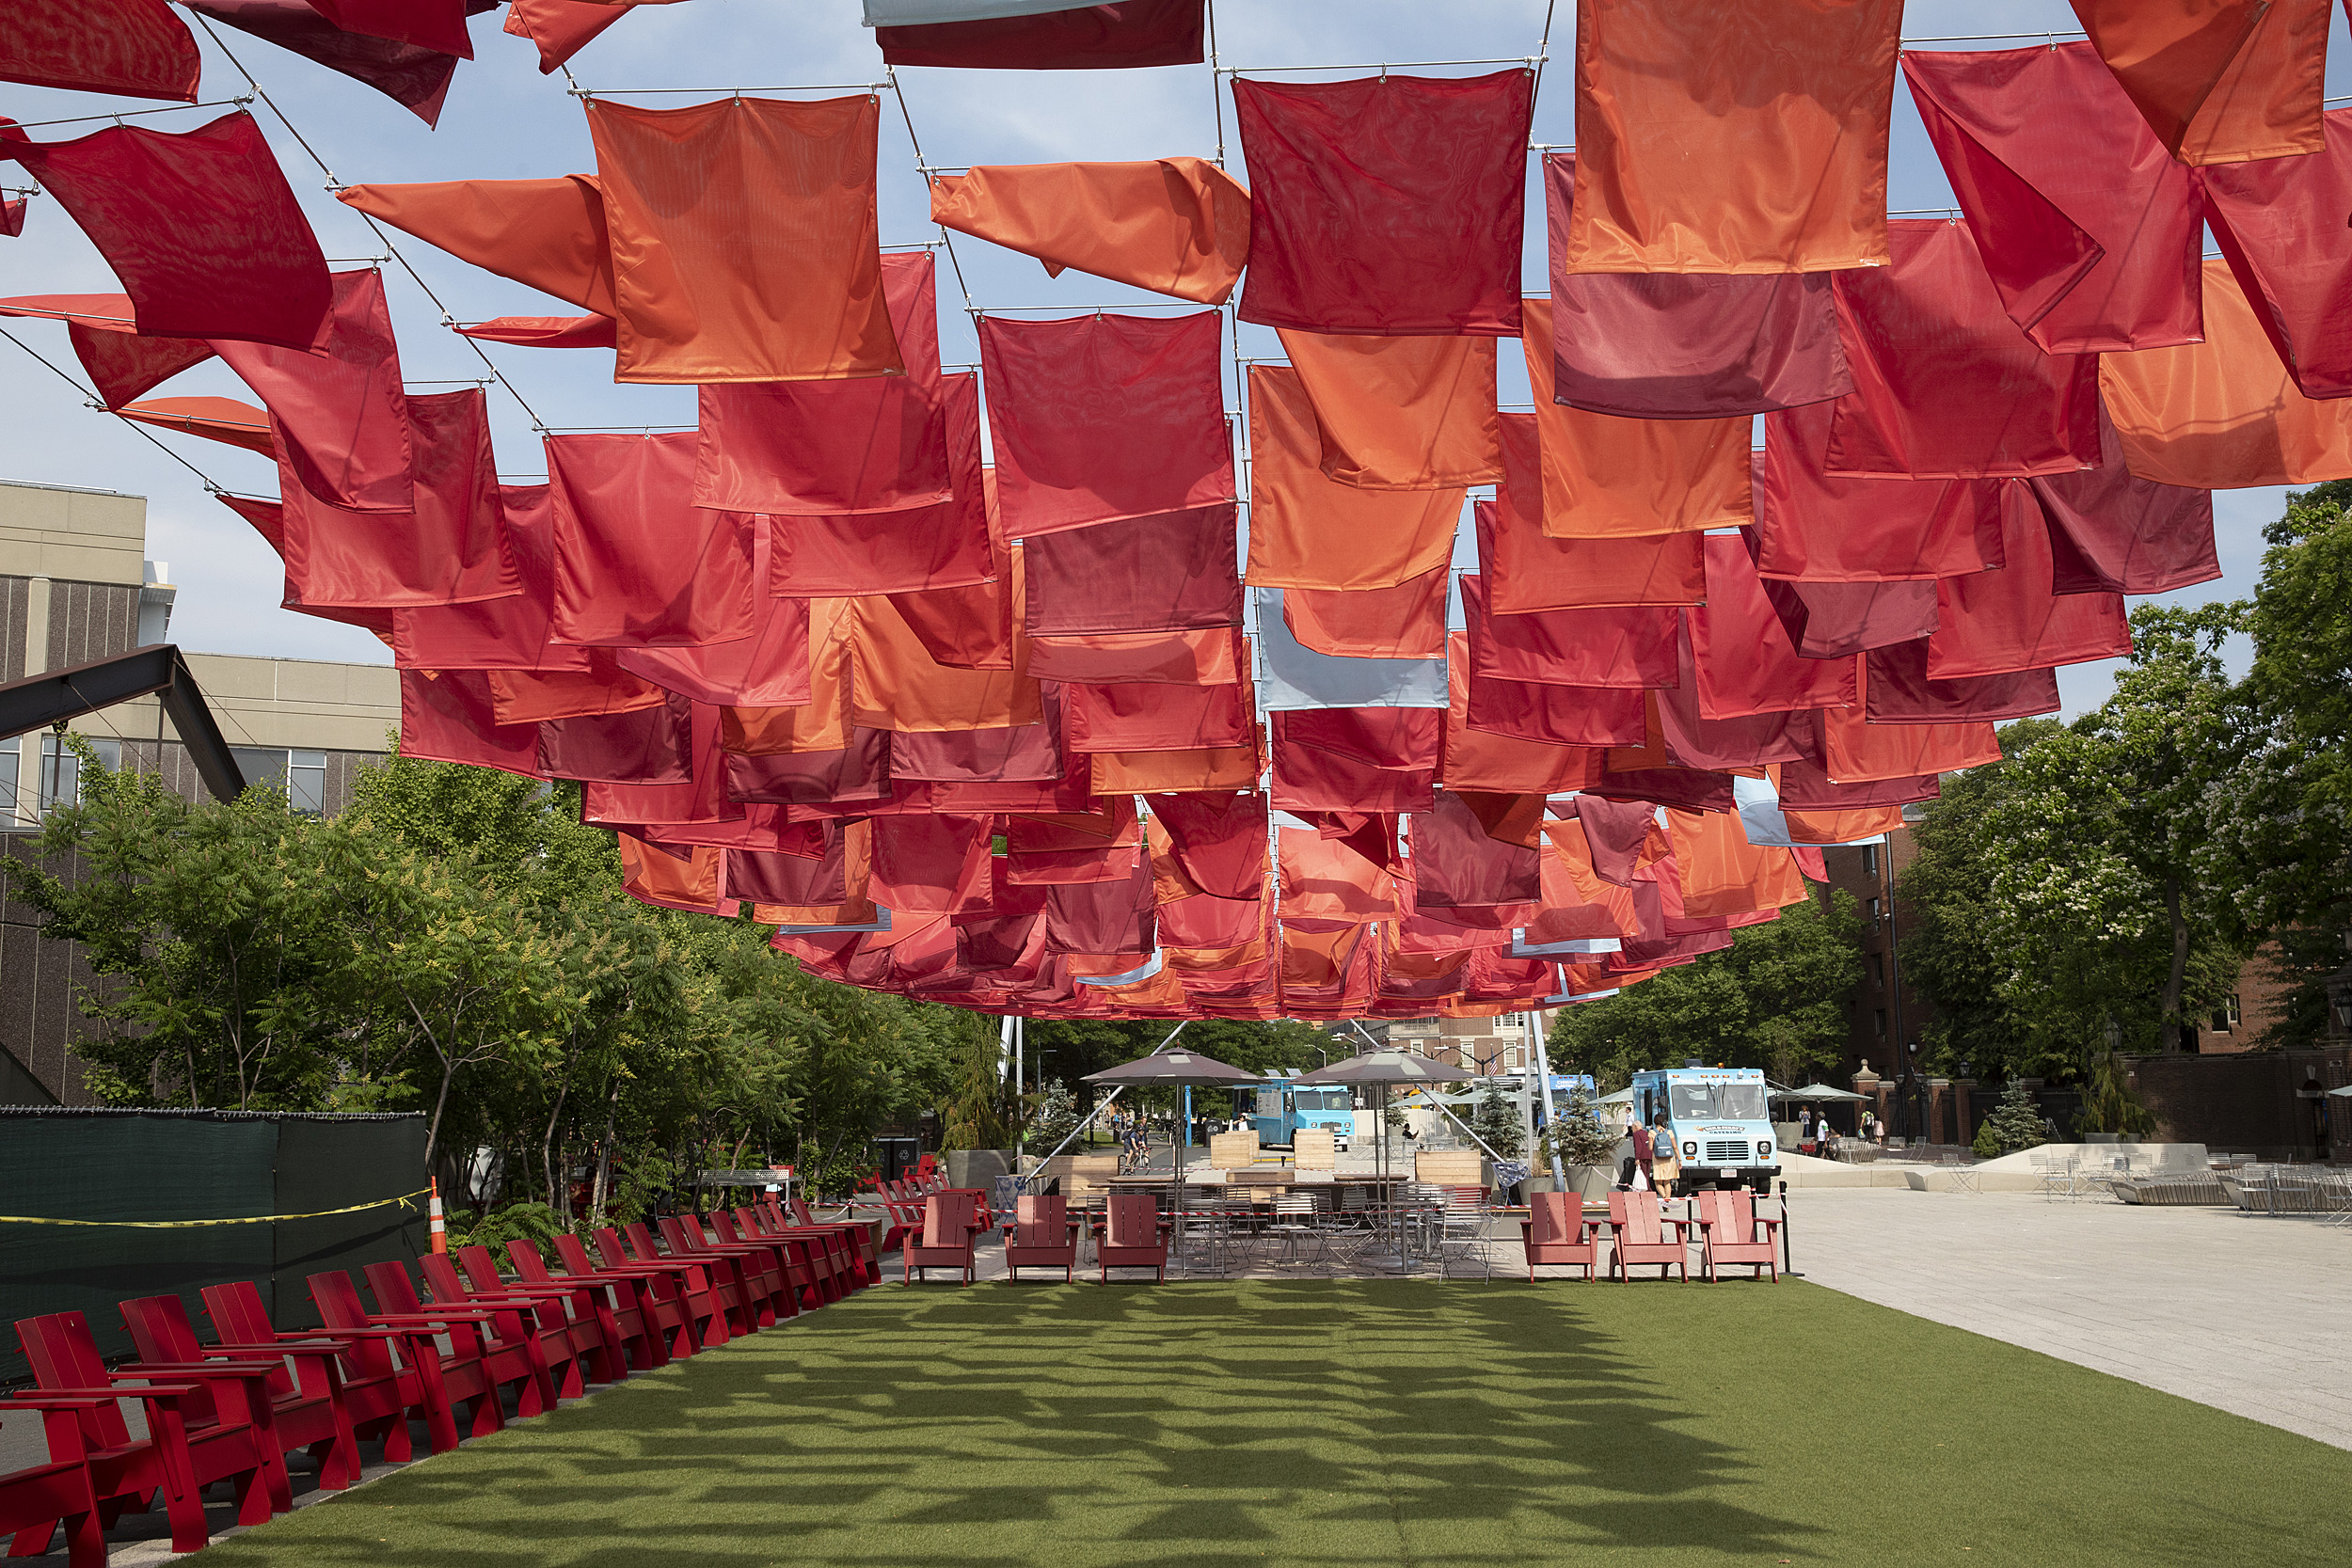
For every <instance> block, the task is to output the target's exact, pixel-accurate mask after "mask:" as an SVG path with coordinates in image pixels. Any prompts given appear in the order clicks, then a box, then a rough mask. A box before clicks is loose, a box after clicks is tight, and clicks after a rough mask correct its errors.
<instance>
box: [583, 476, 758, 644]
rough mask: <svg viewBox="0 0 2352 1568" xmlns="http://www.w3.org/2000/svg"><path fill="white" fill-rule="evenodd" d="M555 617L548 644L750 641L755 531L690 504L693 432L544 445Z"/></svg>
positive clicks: (740, 519)
mask: <svg viewBox="0 0 2352 1568" xmlns="http://www.w3.org/2000/svg"><path fill="white" fill-rule="evenodd" d="M546 446H547V459H548V483H549V484H550V485H551V486H552V487H553V491H554V501H555V615H554V620H553V623H552V626H551V629H550V631H549V635H550V636H551V637H553V638H554V639H555V640H556V641H562V642H580V643H590V644H601V645H603V646H607V647H618V648H636V647H655V646H660V645H663V644H677V643H700V642H736V641H741V640H742V639H744V638H747V637H751V636H754V635H755V632H756V630H757V627H758V616H757V614H756V613H755V610H754V602H755V595H764V594H765V590H766V587H767V585H766V584H765V583H760V582H756V581H755V579H754V578H753V575H752V547H753V543H754V540H753V534H754V531H755V530H756V529H757V527H758V526H759V525H758V520H757V519H756V518H755V517H750V516H746V515H742V514H739V513H734V512H713V511H710V510H708V509H707V508H704V507H698V506H696V505H694V504H693V482H694V433H693V432H692V431H691V430H689V431H681V432H677V433H675V434H669V435H660V436H548V437H547V440H546Z"/></svg>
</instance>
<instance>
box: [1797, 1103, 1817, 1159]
mask: <svg viewBox="0 0 2352 1568" xmlns="http://www.w3.org/2000/svg"><path fill="white" fill-rule="evenodd" d="M1797 1147H1798V1148H1801V1149H1803V1150H1804V1152H1805V1153H1807V1154H1810V1153H1812V1152H1813V1107H1812V1106H1810V1105H1807V1106H1805V1107H1804V1109H1803V1110H1801V1111H1799V1112H1798V1113H1797Z"/></svg>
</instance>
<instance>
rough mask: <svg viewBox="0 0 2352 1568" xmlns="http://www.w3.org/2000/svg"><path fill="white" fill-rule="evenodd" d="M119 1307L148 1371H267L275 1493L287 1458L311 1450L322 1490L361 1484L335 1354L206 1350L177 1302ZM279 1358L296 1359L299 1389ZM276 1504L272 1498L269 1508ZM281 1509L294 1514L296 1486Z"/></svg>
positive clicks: (142, 1301)
mask: <svg viewBox="0 0 2352 1568" xmlns="http://www.w3.org/2000/svg"><path fill="white" fill-rule="evenodd" d="M119 1305H120V1308H121V1311H122V1325H123V1326H124V1327H125V1328H127V1329H129V1330H130V1331H131V1342H132V1343H133V1344H135V1345H136V1346H137V1347H138V1350H139V1359H140V1360H141V1361H143V1362H145V1363H147V1364H148V1365H151V1366H155V1365H175V1364H177V1365H185V1364H187V1363H190V1362H197V1361H217V1362H220V1363H223V1364H224V1365H227V1364H234V1365H237V1366H240V1367H261V1368H263V1369H265V1372H264V1376H265V1378H266V1380H267V1381H266V1384H265V1388H266V1391H267V1393H268V1396H269V1402H270V1427H271V1429H272V1430H273V1431H274V1432H276V1433H277V1434H278V1449H279V1453H278V1459H277V1462H276V1464H275V1465H273V1466H272V1474H271V1476H270V1478H269V1479H270V1482H271V1484H272V1485H273V1486H276V1485H277V1484H278V1483H279V1481H281V1479H284V1478H285V1471H286V1462H285V1455H286V1454H290V1453H292V1452H294V1449H308V1450H309V1451H310V1457H311V1459H313V1460H314V1461H316V1462H317V1464H318V1468H319V1485H320V1487H321V1488H322V1489H323V1490H326V1491H328V1492H340V1491H342V1489H343V1488H345V1487H347V1486H349V1485H351V1484H352V1482H354V1481H358V1479H359V1438H358V1433H355V1432H354V1431H353V1430H352V1426H351V1414H350V1412H349V1411H347V1410H345V1409H344V1408H343V1380H342V1373H341V1372H340V1370H338V1368H337V1366H336V1362H335V1350H334V1347H332V1346H329V1345H284V1344H278V1343H276V1342H274V1340H275V1337H274V1336H273V1342H270V1343H265V1344H252V1345H243V1344H219V1345H207V1344H205V1343H204V1342H203V1341H202V1340H201V1339H199V1338H197V1337H196V1325H195V1324H194V1323H190V1322H189V1321H188V1308H187V1306H186V1304H185V1303H183V1302H182V1301H181V1299H180V1298H179V1297H178V1296H176V1295H175V1296H141V1297H139V1298H138V1299H137V1300H135V1301H126V1302H122V1303H120V1304H119ZM346 1343H348V1341H346ZM281 1356H292V1357H293V1358H294V1366H295V1367H296V1368H297V1369H298V1370H300V1372H301V1374H302V1384H301V1386H299V1387H297V1386H295V1384H294V1379H293V1378H291V1377H289V1376H287V1375H286V1364H285V1362H284V1361H283V1360H281V1359H279V1358H280V1357H281ZM271 1501H272V1502H273V1503H274V1504H275V1503H278V1495H277V1494H276V1493H273V1494H272V1497H271ZM279 1506H282V1507H285V1508H292V1507H293V1506H294V1493H293V1491H292V1489H291V1486H289V1489H288V1490H287V1491H286V1493H285V1494H284V1502H283V1503H282V1504H281V1505H279Z"/></svg>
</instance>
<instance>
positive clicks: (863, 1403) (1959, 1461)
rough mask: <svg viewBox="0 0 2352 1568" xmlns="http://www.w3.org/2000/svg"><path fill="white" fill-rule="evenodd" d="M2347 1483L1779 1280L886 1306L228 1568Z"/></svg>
mask: <svg viewBox="0 0 2352 1568" xmlns="http://www.w3.org/2000/svg"><path fill="white" fill-rule="evenodd" d="M2318 1370H2319V1369H2314V1371H2315V1372H2317V1371H2318ZM2337 1370H2339V1371H2340V1370H2341V1369H2337ZM2347 1482H2352V1454H2346V1453H2344V1452H2342V1451H2340V1450H2337V1449H2330V1448H2328V1447H2327V1446H2325V1445H2323V1444H2319V1443H2314V1442H2312V1441H2310V1440H2308V1439H2306V1438H2302V1437H2297V1436H2295V1435H2293V1434H2291V1433H2284V1432H2280V1431H2278V1430H2275V1429H2273V1428H2270V1427H2265V1426H2262V1425H2260V1424H2258V1423H2256V1422H2253V1421H2249V1420H2245V1419H2243V1418H2238V1417H2235V1416H2231V1415H2226V1414H2224V1413H2222V1412H2220V1411H2217V1410H2214V1409H2211V1408H2209V1407H2206V1406H2203V1405H2200V1404H2195V1403H2192V1402H2188V1401H2185V1400H2181V1399H2176V1398H2174V1397H2173V1396H2171V1395H2169V1394H2161V1393H2157V1392H2155V1391H2153V1389H2149V1388H2145V1387H2142V1386H2138V1385H2137V1384H2132V1383H2127V1382H2123V1381H2121V1380H2119V1379H2116V1378H2111V1377H2107V1376H2105V1375H2103V1374H2101V1373H2098V1372H2093V1371H2090V1370H2085V1369H2083V1368H2080V1367H2076V1366H2073V1365H2071V1364H2069V1363H2066V1362H2062V1361H2057V1360H2052V1359H2051V1358H2049V1357H2047V1356H2043V1355H2039V1354H2034V1353H2031V1352H2028V1351H2023V1350H2019V1349H2016V1348H2014V1347H2012V1346H2009V1345H2004V1344H2001V1343H1998V1342H1996V1341H1994V1340H1990V1339H1985V1338H1979V1337H1977V1336H1975V1335H1971V1334H1966V1333H1963V1332H1962V1331H1960V1330H1957V1329H1951V1328H1946V1327H1944V1326H1942V1325H1940V1324H1937V1323H1928V1322H1926V1321H1924V1320H1922V1319H1918V1318H1914V1317H1909V1316H1907V1315H1905V1314H1903V1313H1899V1312H1895V1311H1890V1310H1888V1309H1886V1308H1884V1307H1875V1306H1872V1305H1870V1304H1868V1303H1867V1302H1863V1301H1858V1300H1855V1299H1854V1298H1852V1297H1850V1296H1844V1295H1839V1294H1837V1293H1836V1292H1834V1291H1828V1290H1824V1289H1820V1288H1818V1287H1815V1286H1811V1285H1807V1284H1804V1283H1801V1282H1795V1281H1791V1282H1786V1283H1783V1284H1781V1285H1779V1286H1777V1287H1775V1286H1773V1285H1772V1284H1770V1283H1765V1284H1760V1285H1752V1284H1748V1283H1745V1282H1739V1283H1731V1282H1726V1283H1725V1284H1723V1285H1719V1286H1699V1285H1691V1286H1683V1285H1679V1284H1671V1285H1647V1284H1637V1285H1634V1286H1631V1287H1627V1286H1612V1285H1606V1284H1599V1285H1587V1284H1583V1283H1581V1282H1575V1281H1566V1282H1559V1283H1552V1282H1546V1283H1543V1284H1539V1285H1532V1286H1531V1285H1529V1284H1527V1283H1525V1282H1524V1281H1513V1282H1504V1281H1502V1280H1497V1281H1494V1282H1492V1283H1478V1284H1470V1283H1450V1284H1440V1283H1435V1282H1421V1281H1392V1280H1379V1281H1338V1282H1333V1281H1324V1280H1302V1281H1276V1282H1257V1281H1252V1282H1240V1283H1232V1284H1223V1283H1216V1284H1212V1283H1192V1284H1182V1285H1171V1286H1166V1287H1154V1286H1152V1285H1151V1284H1149V1283H1142V1284H1134V1285H1123V1284H1114V1285H1113V1286H1111V1287H1110V1288H1108V1289H1103V1288H1098V1287H1096V1286H1093V1285H1080V1286H1063V1285H1059V1284H1051V1285H1049V1284H1043V1283H1040V1284H1034V1285H1032V1284H1023V1285H1020V1286H1006V1285H1001V1284H999V1285H986V1286H979V1287H976V1288H973V1289H970V1290H960V1289H956V1288H954V1287H951V1286H945V1285H941V1286H930V1287H917V1288H914V1289H911V1290H910V1289H903V1288H901V1287H899V1286H898V1285H896V1284H891V1285H887V1286H883V1287H881V1288H878V1289H875V1290H870V1291H864V1292H862V1293H861V1294H860V1295H859V1296H857V1297H855V1298H853V1299H851V1300H850V1301H848V1302H845V1303H842V1304H840V1305H838V1306H834V1307H827V1308H825V1309H824V1310H823V1311H820V1312H818V1313H815V1314H813V1315H810V1316H807V1317H804V1318H803V1319H802V1320H800V1321H799V1322H796V1323H789V1324H787V1325H784V1326H782V1327H779V1328H776V1329H771V1330H770V1331H768V1332H766V1333H763V1334H760V1335H757V1336H755V1338H750V1339H747V1340H739V1341H737V1342H735V1343H733V1344H731V1345H728V1346H726V1347H724V1348H723V1349H721V1350H719V1351H716V1352H713V1353H711V1354H705V1355H700V1356H696V1357H694V1358H693V1359H692V1360H691V1361H688V1362H683V1363H679V1364H677V1365H674V1366H672V1367H670V1368H668V1369H667V1370H663V1371H661V1372H659V1373H655V1374H652V1375H650V1376H641V1377H637V1378H633V1379H631V1380H630V1381H629V1382H628V1384H626V1385H624V1386H621V1387H619V1388H615V1389H612V1390H609V1391H607V1392H604V1393H601V1394H598V1395H596V1397H595V1398H593V1399H591V1400H589V1401H587V1402H584V1403H582V1404H579V1405H576V1406H573V1407H571V1408H568V1409H565V1410H563V1411H561V1412H559V1413H557V1414H555V1415H554V1416H551V1417H547V1418H541V1419H538V1420H533V1421H527V1422H521V1423H518V1424H517V1425H516V1426H515V1427H513V1428H511V1429H510V1430H508V1431H507V1432H506V1433H502V1434H501V1435H499V1436H496V1437H492V1438H489V1439H486V1440H485V1441H483V1442H480V1443H477V1444H473V1445H470V1446H469V1447H468V1448H466V1449H463V1450H461V1451H459V1452H456V1453H452V1454H446V1455H443V1456H441V1457H439V1458H437V1459H432V1460H429V1461H427V1462H425V1463H423V1464H421V1465H415V1466H413V1467H411V1468H409V1469H407V1470H405V1471H403V1472H401V1473H399V1474H396V1475H393V1476H390V1477H389V1478H387V1479H385V1480H383V1481H378V1482H376V1483H374V1484H373V1485H370V1486H367V1487H365V1488H362V1489H360V1490H358V1491H357V1492H354V1493H352V1494H351V1495H349V1496H348V1497H339V1498H335V1499H332V1500H329V1501H326V1502H324V1503H322V1504H320V1505H318V1506H316V1507H313V1508H310V1509H306V1510H304V1511H303V1512H301V1513H296V1514H293V1515H289V1516H287V1517H284V1518H281V1519H278V1520H277V1521H275V1522H274V1523H272V1524H269V1525H267V1526H264V1527H262V1528H260V1529H257V1530H253V1531H251V1532H248V1533H246V1534H245V1535H242V1536H239V1537H237V1538H235V1539H233V1540H230V1541H224V1542H221V1543H220V1544H216V1545H215V1546H214V1547H213V1548H212V1549H211V1551H210V1552H209V1553H208V1555H207V1561H208V1563H209V1564H210V1568H237V1565H242V1564H247V1563H266V1564H272V1565H277V1568H297V1565H299V1568H315V1565H317V1564H323V1563H344V1562H350V1563H370V1564H414V1565H416V1568H427V1565H430V1568H470V1565H474V1564H485V1565H487V1564H500V1565H521V1568H539V1565H543V1564H544V1565H550V1568H552V1565H556V1564H566V1565H568V1564H594V1565H599V1568H603V1565H610V1568H623V1565H636V1564H646V1563H696V1564H716V1565H731V1564H755V1563H843V1564H859V1565H868V1564H870V1565H873V1568H926V1565H934V1564H935V1565H939V1568H1025V1565H1028V1564H1040V1565H1047V1564H1050V1565H1055V1568H1092V1565H1095V1564H1150V1565H1153V1568H1176V1565H1180V1564H1193V1563H1216V1564H1331V1565H1334V1568H1337V1565H1353V1564H1367V1563H1412V1564H1422V1565H1431V1568H1435V1565H1450V1564H1463V1565H1470V1564H1476V1565H1479V1568H1494V1565H1518V1564H1525V1563H1550V1562H1577V1563H1597V1564H1617V1563H1641V1564H1660V1565H1666V1564H1674V1565H1679V1564H1684V1563H1692V1564H1715V1563H1733V1562H1740V1563H1753V1562H1761V1563H1780V1562H1789V1563H1823V1562H1834V1563H1867V1564H1895V1565H1899V1564H1911V1563H1939V1564H1943V1563H1951V1564H1966V1565H1969V1568H1994V1565H1996V1564H2009V1563H2017V1564H2037V1565H2039V1564H2054V1563H2055V1564H2069V1565H2079V1564H2090V1563H2119V1564H2122V1563H2128V1564H2136V1565H2137V1564H2162V1563H2184V1564H2186V1563H2194V1564H2199V1565H2201V1568H2214V1565H2222V1568H2228V1565H2235V1564H2252V1565H2257V1568H2292V1565H2299V1564H2307V1563H2308V1564H2321V1563H2325V1564H2328V1565H2330V1568H2342V1565H2343V1564H2344V1563H2345V1562H2347V1561H2352V1524H2347V1520H2348V1519H2352V1513H2347V1509H2346V1499H2347V1497H2348V1496H2352V1494H2348V1493H2347V1490H2346V1484H2347Z"/></svg>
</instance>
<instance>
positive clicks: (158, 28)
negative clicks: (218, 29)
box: [0, 0, 203, 183]
mask: <svg viewBox="0 0 2352 1568" xmlns="http://www.w3.org/2000/svg"><path fill="white" fill-rule="evenodd" d="M202 68H203V61H202V59H201V58H200V57H199V55H198V54H197V52H196V40H195V38H194V37H193V36H192V35H190V33H189V32H188V24H186V23H184V22H183V21H181V20H180V19H179V18H178V17H177V16H174V15H173V14H172V11H171V8H170V7H169V6H167V5H165V4H164V3H163V0H10V4H9V6H8V15H7V16H6V17H5V18H0V82H24V83H27V84H29V85H30V86H33V87H60V88H63V89H64V90H66V91H68V92H105V93H119V94H121V95H122V96H123V97H126V98H162V99H168V100H171V101H174V102H177V103H195V102H196V85H197V78H198V75H199V72H200V71H201V70H202ZM44 183H46V182H44Z"/></svg>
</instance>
